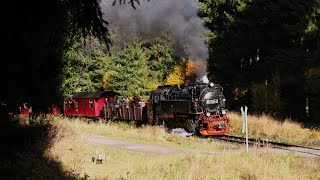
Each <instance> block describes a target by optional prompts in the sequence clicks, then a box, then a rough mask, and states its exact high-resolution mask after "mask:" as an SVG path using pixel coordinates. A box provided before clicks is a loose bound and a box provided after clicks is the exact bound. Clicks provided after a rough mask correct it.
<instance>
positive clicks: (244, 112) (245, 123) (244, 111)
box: [241, 106, 249, 152]
mask: <svg viewBox="0 0 320 180" xmlns="http://www.w3.org/2000/svg"><path fill="white" fill-rule="evenodd" d="M247 112H248V107H247V106H245V108H244V109H243V107H241V114H242V117H243V121H242V134H244V132H245V133H246V147H247V152H249V143H248V119H247Z"/></svg>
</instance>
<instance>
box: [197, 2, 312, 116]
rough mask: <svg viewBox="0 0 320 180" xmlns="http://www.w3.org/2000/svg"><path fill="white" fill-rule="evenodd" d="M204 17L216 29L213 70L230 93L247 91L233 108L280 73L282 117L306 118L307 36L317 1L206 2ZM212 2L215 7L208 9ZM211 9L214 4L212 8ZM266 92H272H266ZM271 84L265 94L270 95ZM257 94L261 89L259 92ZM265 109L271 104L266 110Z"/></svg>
mask: <svg viewBox="0 0 320 180" xmlns="http://www.w3.org/2000/svg"><path fill="white" fill-rule="evenodd" d="M202 2H203V4H204V5H203V6H202V7H203V8H204V9H206V10H204V11H203V16H204V17H205V19H206V21H207V26H208V27H209V28H210V30H211V31H212V32H213V33H214V35H215V36H214V37H213V38H212V39H211V42H210V58H209V75H210V77H211V79H215V80H216V81H218V82H219V83H223V84H226V86H225V87H226V88H225V89H226V91H225V93H226V95H227V97H232V96H233V95H232V92H234V91H233V90H228V89H236V88H238V89H244V90H247V91H248V93H247V94H246V95H245V96H244V97H243V98H240V99H238V101H235V102H233V104H231V105H232V107H233V108H237V107H239V106H240V105H242V104H252V101H253V100H254V99H252V97H257V96H255V94H254V91H253V90H254V88H257V86H256V85H258V84H261V83H263V82H266V81H267V82H272V79H273V78H274V76H275V75H278V76H279V83H280V86H279V90H280V101H281V103H280V104H281V105H282V106H283V108H278V109H279V110H281V112H278V114H281V115H282V116H283V117H287V116H290V117H293V118H297V119H303V118H304V117H305V104H306V103H305V99H306V95H305V88H304V87H305V84H306V82H305V76H304V71H305V67H306V51H305V49H304V48H303V44H304V42H303V39H304V38H305V33H306V29H307V27H308V24H309V22H310V20H309V17H310V15H311V14H312V13H313V12H314V10H313V9H314V7H315V4H316V3H315V2H316V1H303V0H298V1H290V0H285V1H266V0H256V1H249V0H248V1H245V0H236V1H223V0H221V1H216V2H214V1H202ZM210 7H215V8H214V9H213V10H209V8H210ZM211 9H212V8H211ZM267 91H268V92H267ZM269 91H271V89H270V88H267V89H266V94H270V93H271V92H269ZM256 95H257V94H256ZM264 110H265V111H267V109H264Z"/></svg>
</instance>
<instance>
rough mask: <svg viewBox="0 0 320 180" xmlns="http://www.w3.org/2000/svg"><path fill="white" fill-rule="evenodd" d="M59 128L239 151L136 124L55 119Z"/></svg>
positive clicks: (218, 143)
mask: <svg viewBox="0 0 320 180" xmlns="http://www.w3.org/2000/svg"><path fill="white" fill-rule="evenodd" d="M53 122H55V124H57V125H58V126H61V127H64V128H68V129H72V130H73V131H74V132H78V133H82V134H83V133H87V134H90V133H93V134H98V135H102V136H106V137H113V138H117V139H126V140H130V141H134V142H143V143H150V144H158V145H164V146H174V147H179V148H183V149H194V150H229V149H238V148H239V145H233V144H225V143H220V142H217V141H214V140H213V139H210V138H209V139H206V138H204V139H202V138H199V137H188V138H185V137H181V136H179V135H177V134H169V133H167V132H166V131H165V129H164V128H163V127H159V126H157V127H152V126H142V127H136V126H135V125H134V124H130V123H125V122H112V121H109V122H106V121H103V120H100V121H98V122H93V121H88V120H87V119H78V118H76V119H68V118H63V117H55V118H54V121H53Z"/></svg>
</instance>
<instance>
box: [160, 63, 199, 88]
mask: <svg viewBox="0 0 320 180" xmlns="http://www.w3.org/2000/svg"><path fill="white" fill-rule="evenodd" d="M197 76H198V75H197V73H196V65H195V62H194V61H193V60H192V59H189V60H188V61H185V60H182V61H181V62H180V64H179V65H177V66H175V67H174V68H173V71H172V73H171V74H169V75H168V77H167V80H166V84H167V85H177V84H185V83H187V84H189V83H195V82H196V79H197Z"/></svg>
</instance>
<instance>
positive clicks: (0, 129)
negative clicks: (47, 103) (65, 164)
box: [0, 118, 80, 179]
mask: <svg viewBox="0 0 320 180" xmlns="http://www.w3.org/2000/svg"><path fill="white" fill-rule="evenodd" d="M0 120H2V122H5V120H4V119H2V118H1V119H0ZM7 122H8V121H7ZM55 132H56V130H55V129H54V127H53V126H51V125H50V124H44V123H34V124H31V125H20V124H19V123H13V122H12V120H11V122H10V123H2V124H1V125H0V143H1V148H0V149H1V150H0V179H80V177H79V175H77V174H73V173H72V172H65V171H63V170H62V166H61V162H57V161H55V160H53V159H51V158H49V157H47V156H45V152H46V150H47V149H49V148H50V147H51V145H52V143H53V139H54V137H55Z"/></svg>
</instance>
